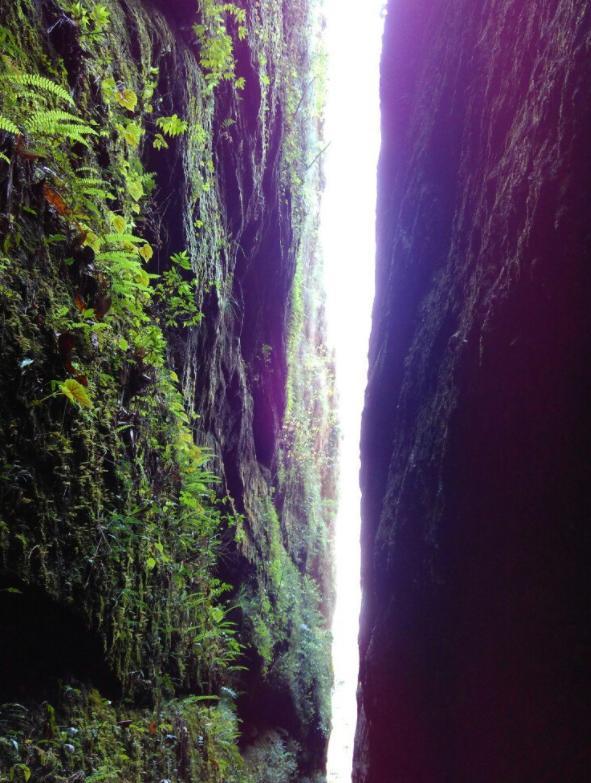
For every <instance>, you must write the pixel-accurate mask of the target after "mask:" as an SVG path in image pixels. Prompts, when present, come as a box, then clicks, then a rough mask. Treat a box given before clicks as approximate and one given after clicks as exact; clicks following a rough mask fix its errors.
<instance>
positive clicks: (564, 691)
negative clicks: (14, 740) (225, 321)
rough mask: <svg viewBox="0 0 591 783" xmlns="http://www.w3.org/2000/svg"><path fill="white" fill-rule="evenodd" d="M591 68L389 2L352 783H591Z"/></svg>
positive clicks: (519, 21)
mask: <svg viewBox="0 0 591 783" xmlns="http://www.w3.org/2000/svg"><path fill="white" fill-rule="evenodd" d="M590 46H591V9H590V7H589V5H588V3H586V2H583V0H574V1H573V0H556V1H555V0H552V1H551V2H550V1H546V0H536V2H529V3H523V2H520V1H519V0H486V2H479V3H474V2H472V1H471V0H439V1H437V0H413V2H410V0H396V2H391V3H390V8H389V14H388V18H387V21H386V33H385V49H384V56H383V63H382V111H383V123H382V125H383V128H382V129H383V148H382V154H381V161H380V165H379V204H378V257H377V264H378V266H377V295H376V301H375V306H374V325H373V334H372V338H371V346H370V370H369V384H368V389H367V396H366V409H365V414H364V421H363V434H362V487H363V501H362V506H363V533H362V546H363V590H364V598H363V610H362V627H361V636H360V646H361V671H360V687H359V724H358V731H357V738H356V751H355V772H354V780H355V781H356V783H385V781H388V783H390V782H391V783H402V782H404V783H433V782H434V781H454V783H462V781H465V783H472V782H473V781H478V783H487V782H488V781H490V783H499V781H504V782H506V783H509V782H514V783H518V782H519V781H542V780H544V781H546V780H547V781H551V780H565V781H566V780H568V781H569V782H570V781H576V782H577V783H578V782H579V781H581V783H582V781H583V780H586V779H588V776H589V764H590V763H591V757H590V755H589V744H588V736H589V729H590V727H591V726H590V712H589V699H588V695H589V685H590V681H589V674H590V666H589V660H590V656H589V653H590V650H591V648H590V644H591V623H590V618H589V612H588V609H589V604H588V599H589V577H588V566H589V555H590V543H591V542H590V538H589V508H590V505H589V501H590V499H591V485H590V483H589V465H590V464H591V461H590V458H591V416H590V412H589V391H590V389H591V361H590V360H591V351H590V349H591V308H590V307H589V301H590V293H591V290H590V282H591V229H590V227H591V199H590V197H589V196H590V182H591V155H590V153H589V139H590V138H591V103H590V101H589V85H590V84H591V59H590V58H589V48H590Z"/></svg>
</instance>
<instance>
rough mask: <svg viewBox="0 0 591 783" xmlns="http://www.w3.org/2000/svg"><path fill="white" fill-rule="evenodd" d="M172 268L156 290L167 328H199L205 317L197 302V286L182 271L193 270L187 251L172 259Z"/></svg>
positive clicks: (177, 254)
mask: <svg viewBox="0 0 591 783" xmlns="http://www.w3.org/2000/svg"><path fill="white" fill-rule="evenodd" d="M170 260H171V263H172V266H171V267H170V268H169V269H167V270H166V271H165V272H163V274H162V277H161V280H160V282H159V283H158V285H157V286H156V289H155V294H156V301H157V302H158V303H160V312H161V319H162V322H163V324H164V325H165V326H169V327H172V326H184V327H188V326H197V324H199V323H200V322H201V319H202V318H203V315H202V313H201V311H200V310H199V308H198V306H197V303H196V301H195V284H194V283H190V282H188V281H187V280H185V279H184V278H183V275H182V272H181V270H186V271H188V272H190V271H192V269H191V259H190V258H189V254H188V253H187V251H186V250H183V251H181V252H180V253H175V254H174V255H172V256H171V258H170Z"/></svg>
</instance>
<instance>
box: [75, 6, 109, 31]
mask: <svg viewBox="0 0 591 783" xmlns="http://www.w3.org/2000/svg"><path fill="white" fill-rule="evenodd" d="M66 10H67V11H68V13H69V14H70V15H71V17H72V19H74V21H75V22H76V23H77V24H78V26H79V27H80V31H81V33H82V35H84V36H102V35H103V34H104V33H105V32H106V30H107V29H108V27H109V24H110V22H111V12H110V11H109V9H108V8H107V6H106V5H104V4H103V3H94V2H88V0H86V2H81V1H80V0H78V1H77V2H69V3H67V4H66Z"/></svg>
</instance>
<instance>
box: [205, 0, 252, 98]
mask: <svg viewBox="0 0 591 783" xmlns="http://www.w3.org/2000/svg"><path fill="white" fill-rule="evenodd" d="M199 12H200V15H201V23H200V24H196V25H194V27H193V29H194V31H195V36H196V38H197V42H198V44H199V48H200V54H199V62H200V65H201V67H202V68H203V70H204V71H205V74H206V75H205V80H206V82H207V84H208V86H209V88H210V90H213V89H215V87H217V86H218V84H220V82H222V81H234V80H235V79H236V61H235V58H234V41H233V39H232V34H231V32H230V28H229V20H233V21H234V22H235V24H236V25H237V30H236V36H237V38H238V40H239V41H243V40H245V39H246V37H247V34H248V31H247V27H246V11H245V10H244V9H243V8H240V7H239V6H237V5H236V4H235V3H222V2H219V0H199ZM236 86H237V89H243V88H244V78H243V77H242V78H240V79H239V80H238V84H236Z"/></svg>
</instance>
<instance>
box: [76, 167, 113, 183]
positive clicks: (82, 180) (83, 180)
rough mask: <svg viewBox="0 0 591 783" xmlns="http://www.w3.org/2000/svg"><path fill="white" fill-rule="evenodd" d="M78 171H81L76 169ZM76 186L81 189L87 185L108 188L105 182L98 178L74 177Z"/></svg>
mask: <svg viewBox="0 0 591 783" xmlns="http://www.w3.org/2000/svg"><path fill="white" fill-rule="evenodd" d="M78 171H81V169H78ZM76 184H77V185H80V186H82V187H86V186H88V185H105V186H107V187H108V185H109V183H108V182H107V180H105V179H101V178H100V177H76Z"/></svg>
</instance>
